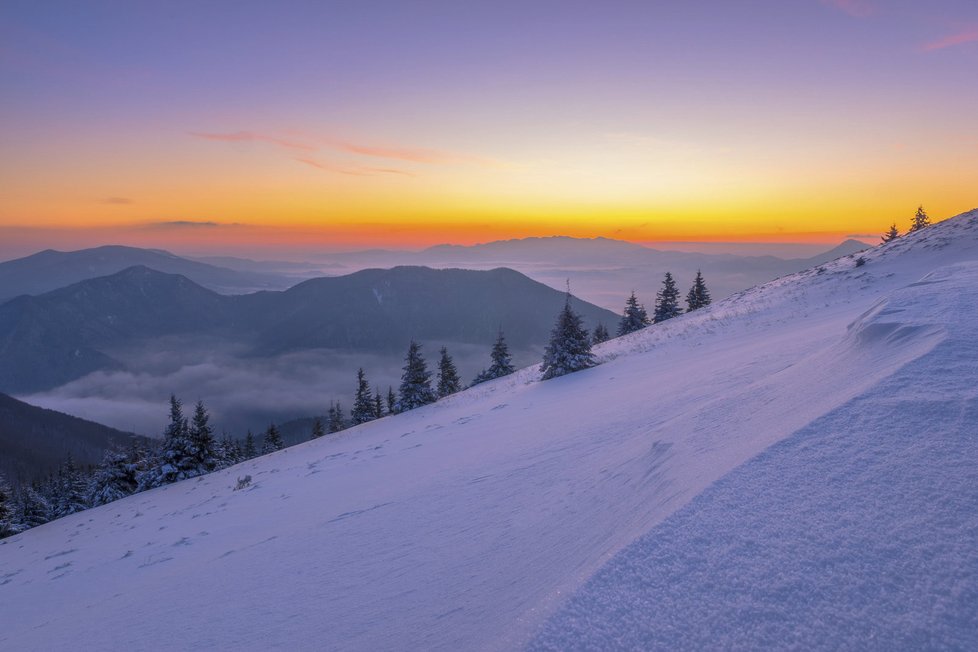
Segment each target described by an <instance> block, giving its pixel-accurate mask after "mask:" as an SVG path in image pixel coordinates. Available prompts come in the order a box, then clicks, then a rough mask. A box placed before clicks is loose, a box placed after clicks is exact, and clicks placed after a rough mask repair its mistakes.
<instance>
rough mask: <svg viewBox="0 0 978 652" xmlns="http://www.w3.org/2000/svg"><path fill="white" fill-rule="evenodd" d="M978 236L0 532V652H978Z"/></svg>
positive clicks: (967, 226) (849, 268) (753, 293)
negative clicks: (716, 650) (591, 364)
mask: <svg viewBox="0 0 978 652" xmlns="http://www.w3.org/2000/svg"><path fill="white" fill-rule="evenodd" d="M976 220H978V213H972V214H969V215H964V216H960V217H958V218H955V219H954V220H951V221H948V222H945V223H942V224H939V225H936V226H934V227H931V228H929V229H927V230H925V231H923V232H921V233H918V234H915V235H913V236H908V237H906V238H903V239H901V240H898V241H896V242H895V243H892V244H890V245H887V246H885V247H880V248H876V249H873V250H871V251H868V252H866V253H865V254H864V256H865V257H866V259H867V261H868V262H867V264H866V265H865V266H862V267H858V268H856V267H854V260H853V259H854V257H846V258H842V259H839V260H837V261H834V262H832V263H828V264H826V265H823V266H821V268H820V269H821V271H819V270H817V269H816V270H809V271H807V272H802V273H800V274H795V275H792V276H790V277H785V278H783V279H779V280H776V281H773V282H772V283H769V284H767V285H765V286H761V287H758V288H754V289H751V290H748V291H745V292H742V293H740V294H739V295H735V296H734V297H731V298H730V299H727V300H725V301H723V302H720V303H718V304H715V305H714V306H711V307H710V308H708V309H705V310H702V311H698V312H697V313H693V314H691V315H687V316H684V317H681V318H678V319H675V320H672V321H670V322H667V323H665V324H661V325H658V326H655V327H652V328H649V329H645V330H644V331H641V332H638V333H634V334H632V335H629V336H626V337H623V338H619V339H617V340H614V341H612V342H609V343H607V344H605V345H602V346H601V347H598V353H599V357H600V359H601V360H602V361H603V362H604V364H602V365H601V366H599V367H596V368H595V369H591V370H588V371H585V372H580V373H577V374H573V375H571V376H567V377H563V378H559V379H555V380H552V381H547V382H545V383H540V382H537V381H536V379H537V377H538V375H539V374H538V371H537V370H536V369H535V368H530V369H526V370H522V371H520V372H517V373H516V374H514V375H513V376H510V377H507V378H503V379H500V380H497V381H493V382H489V383H485V384H484V385H479V386H477V387H476V388H473V389H472V390H469V391H466V392H464V393H461V394H458V395H455V396H453V397H450V398H449V399H447V400H444V401H440V402H439V403H438V404H436V405H433V406H429V407H426V408H422V409H419V410H415V411H412V412H410V413H406V414H403V415H399V416H397V417H391V418H385V419H382V420H379V421H375V422H371V423H368V424H364V425H363V426H359V427H357V428H354V429H350V430H348V431H344V432H343V433H341V434H340V435H338V436H332V437H328V438H324V439H322V440H317V441H314V442H309V443H306V444H303V445H300V446H296V447H293V448H290V449H286V450H284V451H280V452H277V453H273V454H271V455H267V456H264V457H262V458H258V459H255V460H251V461H248V462H245V463H243V464H240V465H238V466H236V467H233V468H231V469H228V470H225V471H222V472H218V473H215V474H212V475H208V476H205V477H203V478H199V479H195V480H190V481H185V482H181V483H178V484H175V485H170V486H167V487H163V488H161V489H158V490H154V491H151V492H146V493H142V494H138V495H136V496H132V497H130V498H127V499H125V500H122V501H118V502H115V503H112V504H109V505H106V506H103V507H100V508H97V509H93V510H89V511H86V512H82V513H79V514H76V515H73V516H71V517H68V518H65V519H61V520H59V521H55V522H53V523H49V524H46V525H44V526H41V527H39V528H36V529H34V530H30V531H28V532H26V533H24V534H22V535H18V536H16V537H11V538H8V539H5V540H2V541H0V602H2V604H3V609H2V610H0V648H2V649H17V650H52V649H66V648H71V649H118V648H126V649H132V650H152V649H160V648H167V649H209V648H214V647H217V648H224V649H226V648H231V647H234V648H238V649H267V648H269V647H272V648H284V649H309V648H310V647H314V648H317V649H343V650H381V649H442V650H457V649H486V650H494V649H515V648H520V647H523V646H525V645H526V644H527V643H530V646H531V647H533V648H537V649H565V648H580V649H611V648H624V649H647V648H650V647H652V648H656V647H658V648H662V649H682V648H685V649H703V648H711V647H724V648H726V647H734V648H746V647H778V648H782V647H796V648H797V647H801V648H806V649H807V648H833V649H836V648H864V649H865V648H875V649H894V647H896V648H918V647H951V648H954V647H958V648H961V649H968V648H971V649H974V647H975V646H974V645H972V643H974V642H975V640H976V639H975V631H976V624H975V613H976V611H978V610H976V609H975V608H973V607H975V605H976V599H975V586H976V572H975V567H976V560H975V550H976V549H978V546H976V545H975V543H976V542H975V533H976V532H978V523H976V522H975V519H976V516H975V515H976V512H978V509H976V505H975V500H976V496H975V487H978V482H976V480H978V478H976V476H975V471H974V466H975V465H974V460H975V458H976V455H975V453H976V452H978V451H976V450H975V431H974V428H975V426H974V424H975V422H976V419H975V417H976V416H978V414H976V411H978V410H976V407H975V386H976V382H975V381H976V378H975V370H976V368H978V356H976V353H975V346H974V344H973V343H974V342H975V341H978V325H976V324H975V323H974V322H975V320H974V316H975V315H976V314H978V296H976V295H978V271H976V266H975V264H974V263H973V262H971V263H969V262H968V261H976V260H978V225H976ZM955 263H962V264H959V265H955ZM969 373H970V374H971V375H969ZM245 475H251V477H252V484H251V486H249V487H247V488H245V489H242V490H239V491H234V490H233V487H234V485H235V483H236V479H237V478H238V477H243V476H245Z"/></svg>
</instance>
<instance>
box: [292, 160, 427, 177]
mask: <svg viewBox="0 0 978 652" xmlns="http://www.w3.org/2000/svg"><path fill="white" fill-rule="evenodd" d="M295 160H296V161H298V162H299V163H304V164H305V165H308V166H310V167H314V168H318V169H320V170H326V171H327V172H336V173H338V174H350V175H354V176H358V177H368V176H374V175H377V174H400V175H403V176H406V177H413V176H415V175H414V174H412V173H410V172H405V171H404V170H395V169H394V168H373V167H365V166H356V167H353V168H349V167H343V166H340V165H334V164H332V163H323V162H322V161H317V160H316V159H314V158H308V157H298V156H297V157H296V158H295Z"/></svg>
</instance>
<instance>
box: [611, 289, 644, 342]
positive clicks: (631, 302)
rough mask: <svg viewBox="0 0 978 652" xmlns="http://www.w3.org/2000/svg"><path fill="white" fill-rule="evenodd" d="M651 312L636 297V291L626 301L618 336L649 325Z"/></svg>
mask: <svg viewBox="0 0 978 652" xmlns="http://www.w3.org/2000/svg"><path fill="white" fill-rule="evenodd" d="M650 323H651V322H650V321H649V314H648V313H647V312H645V306H643V305H642V304H640V303H639V302H638V299H636V298H635V291H634V290H633V291H632V295H631V296H630V297H628V299H627V300H626V301H625V310H624V312H623V313H622V317H621V321H620V322H618V337H621V336H622V335H628V334H629V333H634V332H635V331H637V330H641V329H643V328H645V327H646V326H648V325H649V324H650Z"/></svg>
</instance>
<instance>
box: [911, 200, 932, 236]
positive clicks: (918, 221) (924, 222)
mask: <svg viewBox="0 0 978 652" xmlns="http://www.w3.org/2000/svg"><path fill="white" fill-rule="evenodd" d="M928 226H930V217H928V216H927V212H926V211H924V207H923V206H918V207H917V213H916V214H915V215H914V216H913V222H911V223H910V231H908V233H914V232H915V231H919V230H921V229H924V228H927V227H928Z"/></svg>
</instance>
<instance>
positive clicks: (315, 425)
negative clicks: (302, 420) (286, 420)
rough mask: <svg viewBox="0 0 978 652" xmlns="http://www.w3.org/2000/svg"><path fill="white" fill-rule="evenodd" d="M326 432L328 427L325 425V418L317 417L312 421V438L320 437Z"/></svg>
mask: <svg viewBox="0 0 978 652" xmlns="http://www.w3.org/2000/svg"><path fill="white" fill-rule="evenodd" d="M325 434H326V428H325V427H324V426H323V420H322V419H320V418H319V417H316V418H315V419H314V420H313V422H312V438H313V439H319V438H320V437H322V436H323V435H325Z"/></svg>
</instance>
